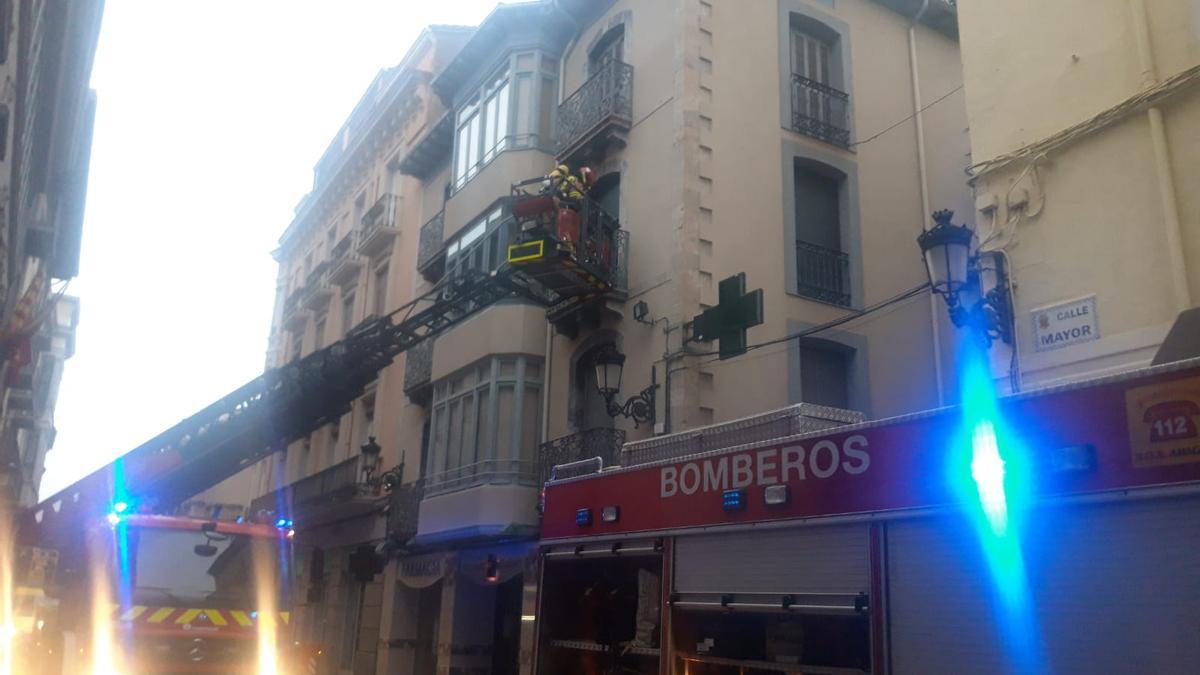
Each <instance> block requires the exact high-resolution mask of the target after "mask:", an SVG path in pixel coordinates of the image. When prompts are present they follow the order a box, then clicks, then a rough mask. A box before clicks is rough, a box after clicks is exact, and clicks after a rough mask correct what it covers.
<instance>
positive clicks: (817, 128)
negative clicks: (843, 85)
mask: <svg viewBox="0 0 1200 675" xmlns="http://www.w3.org/2000/svg"><path fill="white" fill-rule="evenodd" d="M849 109H850V95H849V94H847V93H846V92H844V91H838V90H837V89H834V88H833V87H830V86H829V85H826V84H821V83H820V82H817V81H816V80H810V79H808V78H807V77H804V76H803V75H797V74H796V73H792V129H794V130H795V131H798V132H800V133H802V134H805V135H808V136H812V137H813V138H816V139H819V140H822V141H825V142H826V143H832V144H833V145H837V146H840V147H843V148H848V147H850V124H849Z"/></svg>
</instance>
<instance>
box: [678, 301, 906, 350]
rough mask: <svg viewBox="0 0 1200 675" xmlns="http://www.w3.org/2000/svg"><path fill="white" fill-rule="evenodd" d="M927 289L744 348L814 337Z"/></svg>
mask: <svg viewBox="0 0 1200 675" xmlns="http://www.w3.org/2000/svg"><path fill="white" fill-rule="evenodd" d="M928 289H929V282H925V283H923V284H921V285H919V286H914V287H912V288H910V289H908V290H907V291H904V292H903V293H899V294H897V295H893V296H892V297H890V298H888V299H886V300H881V301H879V302H877V303H875V304H873V305H870V306H869V307H864V308H862V309H860V310H856V311H854V312H851V313H849V314H846V315H845V316H841V317H838V318H836V319H834V320H832V321H827V322H825V323H823V324H820V325H817V326H812V327H810V328H805V329H804V330H802V331H799V332H796V333H792V334H791V335H785V336H783V337H780V338H775V339H774V340H767V341H766V342H759V343H757V344H752V345H749V346H747V347H746V351H747V352H749V351H753V350H755V349H761V348H762V347H769V346H771V345H777V344H780V343H783V342H789V341H791V340H799V339H802V338H805V337H808V336H810V335H814V334H816V333H820V332H822V331H826V330H829V329H830V328H836V327H838V326H841V325H842V324H846V323H849V322H851V321H854V320H855V319H859V318H862V317H864V316H866V315H868V314H871V313H873V312H877V311H879V310H881V309H884V308H886V307H890V306H892V305H895V304H897V303H901V302H904V301H905V300H908V299H909V298H911V297H913V296H916V295H920V294H921V293H923V292H925V291H926V290H928ZM716 354H720V352H719V351H711V352H691V353H688V354H686V356H713V355H716ZM713 360H719V359H711V360H709V361H705V362H704V363H711V362H712V361H713Z"/></svg>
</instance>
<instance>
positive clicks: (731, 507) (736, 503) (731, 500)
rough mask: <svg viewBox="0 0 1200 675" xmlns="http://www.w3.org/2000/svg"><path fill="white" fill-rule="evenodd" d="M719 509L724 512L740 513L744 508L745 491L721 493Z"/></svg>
mask: <svg viewBox="0 0 1200 675" xmlns="http://www.w3.org/2000/svg"><path fill="white" fill-rule="evenodd" d="M721 508H723V509H725V510H726V511H741V510H742V509H744V508H746V491H745V490H726V491H724V492H722V493H721Z"/></svg>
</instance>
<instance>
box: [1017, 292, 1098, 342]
mask: <svg viewBox="0 0 1200 675" xmlns="http://www.w3.org/2000/svg"><path fill="white" fill-rule="evenodd" d="M1098 339H1100V328H1099V324H1097V322H1096V296H1095V295H1089V296H1088V297H1086V298H1080V299H1079V300H1072V301H1070V302H1063V303H1059V304H1057V305H1050V306H1049V307H1043V308H1041V309H1035V310H1033V341H1034V344H1035V345H1036V347H1037V351H1039V352H1046V351H1050V350H1052V349H1059V348H1061V347H1068V346H1070V345H1075V344H1079V343H1081V342H1090V341H1092V340H1098Z"/></svg>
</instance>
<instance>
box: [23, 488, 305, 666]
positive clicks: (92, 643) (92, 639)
mask: <svg viewBox="0 0 1200 675" xmlns="http://www.w3.org/2000/svg"><path fill="white" fill-rule="evenodd" d="M277 525H279V526H274V525H269V524H258V523H245V522H231V521H221V520H205V519H197V518H186V517H179V516H161V515H148V514H130V515H125V514H121V513H116V512H114V513H110V514H109V515H108V517H107V518H106V519H105V522H103V523H99V524H96V525H94V526H93V527H90V528H88V530H87V531H86V533H85V534H84V537H85V538H86V555H85V556H84V557H85V558H86V568H87V573H84V574H81V573H80V572H81V570H73V573H72V574H70V575H69V577H70V578H60V579H59V583H58V584H57V586H58V588H57V590H58V591H59V592H58V593H57V594H58V595H59V596H60V597H59V603H58V604H59V607H60V608H61V611H60V612H58V613H57V615H56V616H54V617H53V620H52V621H50V622H49V623H48V625H47V628H49V629H50V635H47V636H44V637H45V638H47V639H48V641H50V642H58V643H59V649H58V650H56V651H57V652H58V653H59V654H62V655H63V657H62V663H57V662H56V663H53V664H51V665H50V666H49V667H48V668H47V669H43V670H40V671H37V672H47V673H64V674H65V673H75V672H91V671H95V672H110V670H111V671H115V672H121V673H129V674H130V675H166V674H168V673H224V674H229V675H235V674H237V675H240V674H242V673H247V674H249V673H255V674H262V673H266V672H270V673H275V672H292V670H297V671H298V672H303V671H302V670H300V669H304V670H307V668H308V667H309V666H310V665H314V664H315V659H317V658H319V656H320V650H319V649H318V648H316V647H314V646H309V645H303V644H300V643H296V642H293V641H292V640H291V638H290V631H289V619H290V611H289V610H290V603H289V589H288V582H289V576H288V575H289V573H290V570H291V561H292V545H291V533H292V530H291V529H290V523H289V522H287V521H283V520H281V521H279V523H277ZM89 607H90V608H91V611H90V612H89V611H87V610H86V609H85V608H89ZM67 608H71V609H70V610H68V609H67ZM264 649H269V650H270V653H269V654H264V653H263V650H264Z"/></svg>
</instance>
